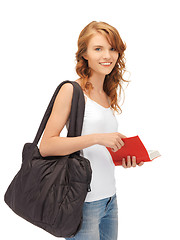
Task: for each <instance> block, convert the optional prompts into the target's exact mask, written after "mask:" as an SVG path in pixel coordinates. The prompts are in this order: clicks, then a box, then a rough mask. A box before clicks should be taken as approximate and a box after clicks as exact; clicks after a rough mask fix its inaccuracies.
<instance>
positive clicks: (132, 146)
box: [107, 136, 161, 166]
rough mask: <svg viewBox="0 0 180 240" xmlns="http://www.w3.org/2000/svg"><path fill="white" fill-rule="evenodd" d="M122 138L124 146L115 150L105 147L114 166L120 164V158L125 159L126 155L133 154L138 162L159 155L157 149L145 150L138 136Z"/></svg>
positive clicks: (149, 159)
mask: <svg viewBox="0 0 180 240" xmlns="http://www.w3.org/2000/svg"><path fill="white" fill-rule="evenodd" d="M122 140H123V142H124V146H123V147H122V148H121V149H119V150H118V151H117V152H113V151H112V149H111V148H109V147H107V150H108V151H109V153H110V154H111V157H112V160H113V162H114V164H115V166H119V165H122V158H125V159H127V156H131V157H132V156H135V157H136V163H140V162H142V161H143V162H150V161H152V160H154V159H155V158H157V157H159V156H161V155H160V153H159V152H158V151H154V150H146V148H145V146H144V144H143V143H142V141H141V139H140V138H139V136H134V137H129V138H122Z"/></svg>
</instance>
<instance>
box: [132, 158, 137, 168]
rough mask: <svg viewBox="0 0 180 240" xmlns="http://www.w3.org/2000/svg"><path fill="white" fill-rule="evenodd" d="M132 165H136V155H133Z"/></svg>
mask: <svg viewBox="0 0 180 240" xmlns="http://www.w3.org/2000/svg"><path fill="white" fill-rule="evenodd" d="M132 167H136V157H135V156H132Z"/></svg>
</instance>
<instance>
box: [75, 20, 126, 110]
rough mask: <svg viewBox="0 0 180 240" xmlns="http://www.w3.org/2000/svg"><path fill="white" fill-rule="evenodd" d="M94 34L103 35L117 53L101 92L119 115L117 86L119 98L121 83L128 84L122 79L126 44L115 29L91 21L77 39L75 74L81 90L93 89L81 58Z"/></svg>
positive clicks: (88, 72)
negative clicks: (109, 100) (80, 83)
mask: <svg viewBox="0 0 180 240" xmlns="http://www.w3.org/2000/svg"><path fill="white" fill-rule="evenodd" d="M95 32H98V33H101V34H103V35H104V36H105V37H106V38H107V40H108V42H109V40H110V42H109V43H110V45H111V46H112V47H113V48H114V49H115V50H116V51H117V52H118V53H119V56H118V60H117V62H116V65H115V67H114V68H113V70H112V71H111V73H110V74H108V75H106V76H105V80H104V85H103V90H104V92H105V93H106V94H107V95H108V96H109V97H110V99H111V105H110V107H111V108H112V109H113V110H114V111H116V112H118V113H119V110H120V112H122V111H121V108H120V106H119V105H118V96H117V89H118V86H119V96H121V91H122V83H123V82H128V81H126V80H125V79H124V78H123V74H124V72H125V71H126V70H125V58H124V51H125V50H126V44H125V43H123V41H122V39H121V37H120V35H119V32H118V31H117V29H116V28H114V27H112V26H111V25H109V24H107V23H105V22H96V21H92V22H91V23H89V24H88V25H87V26H86V27H85V28H84V29H83V30H82V31H81V33H80V35H79V38H78V51H77V52H76V61H77V64H76V72H77V74H78V75H79V76H80V78H81V79H82V88H83V90H86V91H88V92H89V93H90V91H91V89H93V86H92V83H91V82H89V81H88V79H89V77H90V76H91V69H90V68H89V67H88V61H87V60H86V59H85V58H84V57H83V55H84V54H85V53H86V51H87V46H88V42H89V40H90V39H91V37H92V36H93V35H94V33H95Z"/></svg>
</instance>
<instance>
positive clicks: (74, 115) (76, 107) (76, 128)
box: [33, 80, 85, 153]
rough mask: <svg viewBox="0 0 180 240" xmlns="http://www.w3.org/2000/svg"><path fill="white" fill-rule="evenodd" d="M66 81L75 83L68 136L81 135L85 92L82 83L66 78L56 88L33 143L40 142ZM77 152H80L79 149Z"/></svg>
mask: <svg viewBox="0 0 180 240" xmlns="http://www.w3.org/2000/svg"><path fill="white" fill-rule="evenodd" d="M65 83H71V84H72V85H73V97H72V104H71V112H70V117H69V129H68V133H67V137H77V136H80V135H81V131H82V125H83V119H84V110H85V99H84V94H83V91H82V89H81V87H80V85H79V84H78V83H77V82H75V81H69V80H65V81H63V82H62V83H60V84H59V86H58V87H57V88H56V90H55V92H54V94H53V96H52V98H51V101H50V103H49V105H48V107H47V109H46V112H45V114H44V116H43V119H42V121H41V124H40V126H39V129H38V131H37V134H36V136H35V138H34V141H33V143H34V144H35V145H37V144H38V142H39V139H40V138H41V135H42V133H43V131H44V129H45V126H46V123H47V121H48V119H49V116H50V114H51V111H52V108H53V104H54V101H55V99H56V96H57V94H58V92H59V90H60V88H61V87H62V86H63V85H64V84H65ZM77 153H79V151H78V152H77Z"/></svg>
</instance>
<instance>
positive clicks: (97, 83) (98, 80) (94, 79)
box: [89, 73, 105, 94]
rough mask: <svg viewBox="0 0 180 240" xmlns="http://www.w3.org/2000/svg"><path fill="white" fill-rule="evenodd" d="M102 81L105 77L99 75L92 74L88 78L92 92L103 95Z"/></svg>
mask: <svg viewBox="0 0 180 240" xmlns="http://www.w3.org/2000/svg"><path fill="white" fill-rule="evenodd" d="M104 79H105V75H100V74H96V73H93V74H92V76H91V77H90V78H89V81H90V82H91V83H92V85H93V87H94V88H93V91H94V92H96V93H98V94H102V93H104V90H103V84H104Z"/></svg>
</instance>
